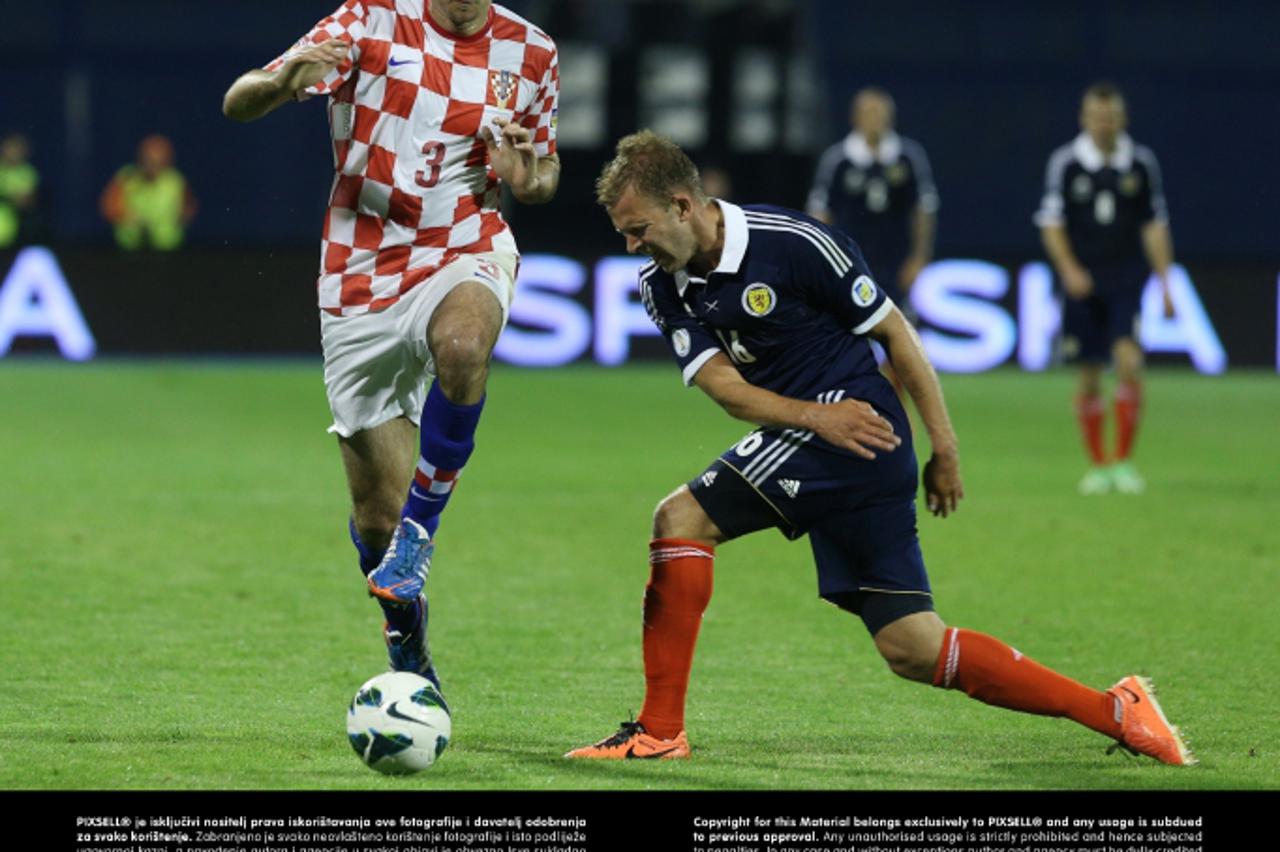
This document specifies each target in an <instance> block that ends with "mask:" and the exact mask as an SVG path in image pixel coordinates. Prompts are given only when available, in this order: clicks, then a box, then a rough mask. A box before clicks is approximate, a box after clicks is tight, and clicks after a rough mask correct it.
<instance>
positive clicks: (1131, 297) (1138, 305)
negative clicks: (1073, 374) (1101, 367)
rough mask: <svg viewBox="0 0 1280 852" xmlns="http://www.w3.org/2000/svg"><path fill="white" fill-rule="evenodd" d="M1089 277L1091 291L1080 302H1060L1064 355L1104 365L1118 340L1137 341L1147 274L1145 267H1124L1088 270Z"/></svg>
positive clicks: (1074, 300) (1073, 300)
mask: <svg viewBox="0 0 1280 852" xmlns="http://www.w3.org/2000/svg"><path fill="white" fill-rule="evenodd" d="M1089 274H1090V275H1092V276H1093V292H1092V293H1090V294H1089V295H1088V296H1086V297H1085V298H1083V299H1072V298H1071V297H1069V296H1068V297H1066V298H1065V299H1064V300H1063V309H1062V337H1063V345H1064V352H1063V354H1064V355H1065V356H1066V357H1067V360H1073V361H1081V362H1084V363H1089V364H1096V363H1107V362H1109V361H1110V360H1111V347H1112V345H1113V344H1114V343H1115V342H1116V341H1117V340H1119V339H1120V338H1123V337H1127V338H1129V339H1131V340H1135V341H1136V340H1137V339H1138V321H1139V319H1140V317H1141V315H1142V288H1143V286H1144V285H1145V284H1146V281H1147V275H1148V272H1147V270H1146V268H1145V267H1140V266H1124V267H1117V268H1098V269H1090V270H1089Z"/></svg>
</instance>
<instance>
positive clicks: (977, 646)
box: [933, 627, 1120, 738]
mask: <svg viewBox="0 0 1280 852" xmlns="http://www.w3.org/2000/svg"><path fill="white" fill-rule="evenodd" d="M933 685H934V686H938V687H942V688H943V689H959V690H961V691H963V692H964V693H965V694H967V695H968V696H969V697H970V698H976V699H978V700H979V701H982V702H984V703H986V704H992V705H995V706H996V707H1005V708H1007V709H1009V710H1019V711H1021V712H1023V713H1035V714H1036V715H1038V716H1066V717H1067V718H1069V719H1072V720H1074V721H1076V722H1079V723H1080V724H1081V725H1084V726H1085V727H1087V728H1092V729H1093V730H1095V731H1097V732H1098V733H1100V734H1106V735H1107V736H1109V737H1117V738H1118V737H1119V736H1120V721H1119V720H1118V719H1117V718H1116V703H1115V699H1114V698H1112V697H1111V696H1110V695H1108V694H1107V693H1105V692H1099V691H1098V690H1096V689H1090V688H1089V687H1087V686H1085V685H1084V684H1082V683H1077V682H1076V681H1074V680H1072V679H1071V678H1069V677H1066V676H1065V675H1060V674H1058V673H1057V672H1055V671H1054V670H1053V669H1049V668H1045V667H1044V666H1042V665H1040V664H1039V663H1037V662H1036V661H1034V660H1032V659H1030V658H1028V657H1024V656H1023V655H1022V654H1021V653H1020V652H1019V651H1017V650H1016V649H1014V648H1010V647H1009V646H1008V645H1006V644H1004V643H1003V642H1001V641H1000V640H999V639H995V638H993V637H991V636H987V635H986V634H985V633H978V632H976V631H973V630H961V629H960V628H958V627H949V628H947V632H946V635H945V636H944V637H943V640H942V652H941V653H940V654H939V655H938V666H937V668H936V669H934V673H933Z"/></svg>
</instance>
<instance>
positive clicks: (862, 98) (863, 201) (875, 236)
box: [806, 86, 939, 307]
mask: <svg viewBox="0 0 1280 852" xmlns="http://www.w3.org/2000/svg"><path fill="white" fill-rule="evenodd" d="M896 111H897V107H896V105H895V104H894V101H893V98H892V97H891V96H890V95H889V93H888V92H886V91H885V90H883V89H880V88H876V87H874V86H869V87H867V88H865V89H862V90H860V91H859V92H858V93H857V94H856V95H854V97H853V103H852V104H851V106H850V114H849V123H850V124H851V125H852V129H851V130H850V131H849V134H848V135H847V136H845V138H843V139H841V140H840V141H839V142H837V143H836V144H834V145H832V146H831V147H829V148H827V150H826V151H824V152H823V154H822V157H821V159H819V160H818V169H817V173H816V174H815V175H814V178H813V186H812V188H811V189H810V190H809V198H808V201H807V202H806V208H807V210H808V212H809V215H811V216H813V217H814V218H815V219H818V220H819V221H822V222H825V223H827V224H828V225H832V226H834V227H835V228H836V229H838V230H840V231H844V232H845V233H847V234H857V235H858V245H860V246H861V247H862V248H863V249H864V250H865V251H866V253H867V254H866V257H865V258H864V260H865V261H866V262H867V265H868V266H869V267H870V269H871V273H872V276H873V277H874V278H875V280H876V283H877V285H878V286H880V287H881V288H882V289H883V290H885V292H886V294H887V295H888V296H889V298H891V299H893V300H894V303H895V304H901V305H903V306H904V307H905V306H906V305H907V302H906V301H905V297H906V295H907V292H908V291H909V290H910V289H911V285H912V284H913V283H914V282H915V280H916V276H918V275H919V274H920V270H921V269H923V268H924V267H925V266H926V265H927V264H928V263H929V261H930V259H932V257H933V237H934V232H935V230H936V229H937V217H938V204H939V202H938V189H937V187H936V186H935V185H934V182H933V169H932V168H930V166H929V158H928V156H927V155H926V154H925V151H924V147H923V146H922V145H921V144H920V143H919V142H917V141H915V140H914V139H908V138H907V137H905V136H900V135H899V134H898V133H897V132H896V131H895V130H894V127H893V125H894V115H895V113H896Z"/></svg>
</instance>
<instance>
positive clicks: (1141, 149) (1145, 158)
mask: <svg viewBox="0 0 1280 852" xmlns="http://www.w3.org/2000/svg"><path fill="white" fill-rule="evenodd" d="M1133 156H1134V159H1136V160H1138V161H1139V162H1140V163H1142V165H1143V167H1144V168H1146V170H1147V181H1148V186H1149V187H1150V190H1151V210H1152V212H1153V213H1154V214H1155V218H1156V219H1158V220H1159V221H1161V222H1167V221H1169V205H1168V204H1166V203H1165V200H1164V179H1163V178H1162V177H1161V176H1160V163H1159V162H1158V161H1157V160H1156V155H1155V153H1153V152H1152V150H1151V149H1150V148H1148V147H1146V146H1145V145H1137V146H1135V147H1134V150H1133Z"/></svg>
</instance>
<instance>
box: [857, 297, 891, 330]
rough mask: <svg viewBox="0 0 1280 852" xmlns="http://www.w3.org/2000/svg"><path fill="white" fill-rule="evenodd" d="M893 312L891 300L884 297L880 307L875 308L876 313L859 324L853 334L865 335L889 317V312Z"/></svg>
mask: <svg viewBox="0 0 1280 852" xmlns="http://www.w3.org/2000/svg"><path fill="white" fill-rule="evenodd" d="M891 310H893V300H892V299H890V298H889V297H887V296H886V297H885V300H884V302H883V303H881V305H880V307H878V308H876V312H875V313H874V314H872V315H871V316H869V317H867V318H866V319H865V320H863V321H862V322H861V323H859V324H858V325H857V326H856V327H855V328H854V329H853V333H854V334H866V333H867V332H868V331H870V330H871V329H873V328H875V327H876V326H877V325H879V324H880V320H882V319H884V318H885V317H887V316H888V315H889V311H891Z"/></svg>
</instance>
